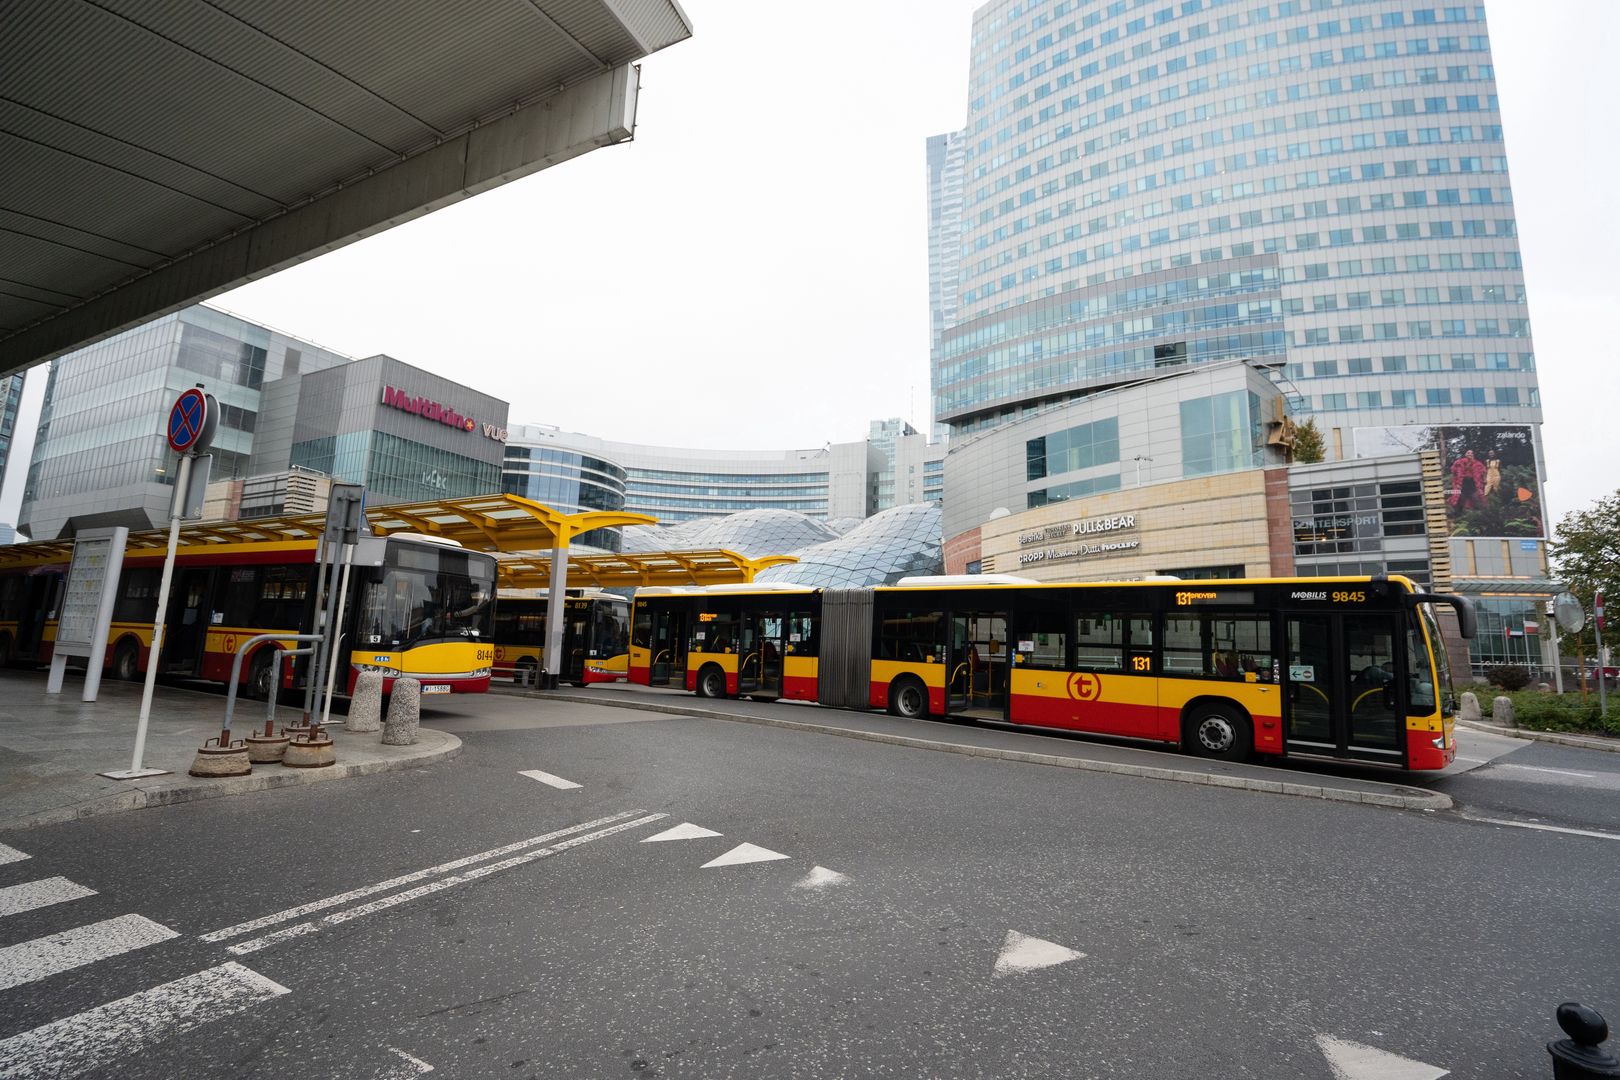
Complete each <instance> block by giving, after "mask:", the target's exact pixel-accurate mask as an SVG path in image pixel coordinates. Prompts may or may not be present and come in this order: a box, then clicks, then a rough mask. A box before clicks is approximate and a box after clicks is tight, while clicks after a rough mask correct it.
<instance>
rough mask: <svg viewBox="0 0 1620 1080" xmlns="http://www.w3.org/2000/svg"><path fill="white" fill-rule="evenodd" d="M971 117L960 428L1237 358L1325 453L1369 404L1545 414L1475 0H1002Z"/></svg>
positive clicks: (936, 375) (950, 412) (947, 412)
mask: <svg viewBox="0 0 1620 1080" xmlns="http://www.w3.org/2000/svg"><path fill="white" fill-rule="evenodd" d="M953 137H954V136H941V137H936V138H935V139H931V140H929V146H928V152H929V161H930V174H931V192H930V194H931V196H932V195H933V194H934V192H933V190H932V189H933V188H934V187H935V186H936V185H935V184H933V182H932V176H933V173H934V171H935V170H934V167H933V162H934V160H935V158H936V144H937V143H939V142H941V141H942V140H948V139H950V138H953ZM961 138H962V140H963V143H964V145H963V147H962V155H963V180H962V186H963V197H962V209H961V213H960V228H961V237H960V245H959V249H958V254H959V271H958V282H957V305H958V306H957V308H956V310H954V311H949V310H947V309H946V306H945V301H944V298H945V297H946V296H948V295H950V290H948V289H945V288H943V287H934V288H932V289H931V294H932V295H933V297H934V298H935V299H934V303H935V310H934V320H935V325H936V327H941V326H942V327H943V329H941V330H938V331H936V337H935V341H936V345H935V349H934V358H933V373H932V374H933V393H934V406H935V415H936V417H937V418H938V419H940V420H943V421H945V422H947V423H949V424H950V425H951V427H952V428H953V430H957V431H969V430H974V429H977V428H981V427H986V426H990V425H992V424H995V423H999V422H1001V421H1003V420H1006V419H1009V418H1011V417H1014V416H1017V415H1020V414H1021V413H1022V412H1024V411H1027V410H1028V409H1029V408H1031V407H1032V406H1036V405H1038V404H1041V403H1045V402H1050V401H1054V400H1062V399H1066V398H1071V397H1075V396H1081V395H1085V394H1087V393H1090V392H1094V391H1096V390H1098V389H1102V388H1104V387H1107V386H1111V385H1117V384H1119V383H1122V382H1128V381H1132V380H1135V379H1139V378H1141V377H1143V376H1145V375H1149V374H1153V373H1156V372H1162V371H1164V369H1167V368H1173V367H1177V366H1181V365H1194V364H1204V363H1210V362H1213V361H1218V360H1224V359H1231V358H1243V359H1249V360H1256V359H1258V360H1265V361H1269V362H1271V363H1274V364H1275V365H1276V366H1277V377H1278V378H1279V379H1280V380H1287V382H1286V383H1285V388H1286V389H1288V390H1289V392H1290V393H1291V394H1292V395H1294V396H1295V398H1296V403H1297V405H1298V406H1299V407H1300V411H1301V412H1307V411H1308V412H1311V413H1313V414H1315V416H1316V417H1317V423H1318V426H1319V427H1320V428H1321V429H1322V430H1323V431H1324V433H1325V434H1326V435H1327V437H1328V439H1329V447H1328V452H1329V456H1330V457H1332V456H1344V457H1349V456H1351V455H1352V454H1353V452H1354V448H1353V445H1352V443H1353V439H1354V432H1355V430H1356V429H1358V428H1385V427H1390V426H1403V425H1436V424H1458V423H1461V424H1485V423H1506V424H1524V425H1531V431H1532V433H1534V432H1535V431H1536V428H1535V425H1538V424H1539V422H1540V420H1541V410H1540V400H1539V396H1538V390H1537V385H1536V375H1535V355H1534V348H1533V346H1532V344H1531V339H1530V320H1529V313H1528V310H1527V307H1526V304H1525V290H1524V276H1523V273H1522V271H1521V268H1520V261H1519V249H1518V240H1517V237H1516V232H1515V223H1514V211H1513V198H1512V192H1511V189H1510V185H1509V182H1508V171H1507V158H1506V153H1505V150H1504V148H1503V140H1502V123H1501V117H1500V114H1499V112H1498V110H1497V100H1496V83H1495V75H1494V70H1493V68H1492V64H1491V52H1490V41H1489V38H1488V35H1487V32H1486V26H1485V14H1484V9H1483V7H1481V6H1480V5H1479V4H1477V3H1471V4H1458V5H1435V4H1431V3H1427V2H1423V0H1406V2H1384V3H1379V4H1370V3H1351V2H1346V0H1280V2H1277V0H1273V2H1270V3H1250V2H1245V3H1243V4H1241V5H1239V4H1237V3H1223V2H1220V0H1176V2H1175V3H1170V2H1168V0H1162V2H1161V0H1147V2H1143V0H1113V2H1111V3H1110V2H1106V0H1081V2H1072V0H1071V2H1044V3H1043V2H1039V0H1034V2H1032V0H996V2H993V3H989V4H986V5H985V6H983V7H982V8H980V9H979V10H978V12H977V13H976V14H975V16H974V26H973V37H972V57H971V81H970V88H969V102H968V110H967V116H966V127H965V129H964V131H963V132H962V133H961ZM939 156H943V155H942V154H940V155H939ZM937 231H938V232H939V234H940V236H939V237H937V238H936V237H935V236H932V235H931V237H930V247H931V249H932V247H933V246H934V243H935V241H936V239H943V235H944V230H943V229H940V230H937ZM931 255H932V250H931ZM936 263H937V264H938V265H940V266H942V267H943V266H944V265H945V264H946V261H945V260H943V259H940V260H935V259H933V258H931V263H930V264H931V266H933V265H936ZM1369 438H1370V437H1369ZM1537 441H1539V440H1537Z"/></svg>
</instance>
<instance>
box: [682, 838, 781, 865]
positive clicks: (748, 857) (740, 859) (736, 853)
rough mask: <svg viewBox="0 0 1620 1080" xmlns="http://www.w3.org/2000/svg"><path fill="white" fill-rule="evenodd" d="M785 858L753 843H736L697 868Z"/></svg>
mask: <svg viewBox="0 0 1620 1080" xmlns="http://www.w3.org/2000/svg"><path fill="white" fill-rule="evenodd" d="M785 858H787V856H786V855H779V854H777V853H776V852H774V851H771V850H769V849H767V848H762V847H759V846H757V845H755V844H738V845H737V846H736V847H734V848H732V849H731V850H730V851H728V852H726V853H725V854H724V855H722V856H720V857H719V858H718V859H711V860H710V861H709V862H706V863H704V864H703V865H702V866H701V867H699V868H698V869H700V870H707V869H708V868H709V867H711V866H736V865H738V864H739V863H751V862H770V861H771V860H772V859H785Z"/></svg>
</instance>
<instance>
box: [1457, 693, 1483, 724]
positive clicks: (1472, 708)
mask: <svg viewBox="0 0 1620 1080" xmlns="http://www.w3.org/2000/svg"><path fill="white" fill-rule="evenodd" d="M1457 719H1459V720H1483V719H1485V717H1484V716H1483V715H1482V714H1481V713H1480V711H1479V698H1477V697H1475V696H1474V692H1473V691H1472V690H1464V691H1463V692H1462V697H1461V698H1459V699H1458V701H1457Z"/></svg>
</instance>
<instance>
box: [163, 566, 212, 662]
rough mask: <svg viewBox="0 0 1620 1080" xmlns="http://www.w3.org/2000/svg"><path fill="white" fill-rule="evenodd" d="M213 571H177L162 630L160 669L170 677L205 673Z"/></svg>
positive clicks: (210, 618) (210, 617) (210, 621)
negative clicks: (204, 657)
mask: <svg viewBox="0 0 1620 1080" xmlns="http://www.w3.org/2000/svg"><path fill="white" fill-rule="evenodd" d="M213 577H214V572H213V571H212V570H177V571H176V572H175V582H174V595H173V596H172V597H171V598H170V600H169V616H168V619H167V621H166V623H165V625H164V628H163V653H162V656H161V658H160V659H159V665H160V670H161V671H163V672H164V673H165V674H169V675H195V676H199V677H200V676H201V675H202V673H203V670H202V663H203V654H204V652H205V650H206V649H207V647H208V628H209V626H211V625H213V620H214V604H213V594H214V590H213Z"/></svg>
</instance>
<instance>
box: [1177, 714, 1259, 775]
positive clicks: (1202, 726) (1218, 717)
mask: <svg viewBox="0 0 1620 1080" xmlns="http://www.w3.org/2000/svg"><path fill="white" fill-rule="evenodd" d="M1182 745H1183V746H1184V747H1186V748H1187V749H1188V750H1189V751H1191V752H1192V753H1194V754H1196V755H1197V756H1198V757H1206V758H1214V759H1216V760H1218V761H1247V760H1249V751H1250V749H1251V748H1252V747H1253V745H1254V731H1253V729H1252V728H1251V726H1250V724H1249V718H1248V717H1246V716H1244V715H1243V714H1242V713H1241V712H1240V711H1239V710H1237V709H1235V708H1233V707H1232V706H1230V705H1205V706H1203V707H1201V708H1199V709H1198V710H1197V711H1196V712H1194V713H1193V714H1192V715H1191V716H1190V717H1188V719H1187V727H1186V731H1185V733H1184V734H1183V737H1182Z"/></svg>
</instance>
